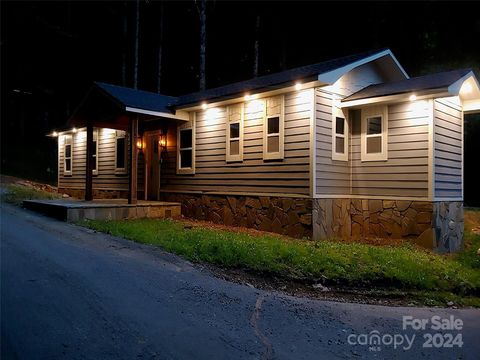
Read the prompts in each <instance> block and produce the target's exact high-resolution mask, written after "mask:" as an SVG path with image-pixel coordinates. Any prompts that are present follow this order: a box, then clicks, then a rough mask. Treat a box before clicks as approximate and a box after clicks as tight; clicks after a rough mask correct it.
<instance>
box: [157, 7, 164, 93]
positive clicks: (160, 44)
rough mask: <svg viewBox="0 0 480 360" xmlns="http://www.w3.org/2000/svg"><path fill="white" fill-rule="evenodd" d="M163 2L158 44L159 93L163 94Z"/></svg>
mask: <svg viewBox="0 0 480 360" xmlns="http://www.w3.org/2000/svg"><path fill="white" fill-rule="evenodd" d="M163 12H164V7H163V1H161V2H160V34H159V38H160V39H159V42H158V66H157V93H159V94H160V93H161V85H162V50H163V49H162V48H163V18H164V17H163Z"/></svg>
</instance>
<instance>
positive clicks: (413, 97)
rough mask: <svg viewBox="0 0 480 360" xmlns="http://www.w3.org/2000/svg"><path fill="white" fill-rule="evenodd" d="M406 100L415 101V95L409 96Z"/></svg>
mask: <svg viewBox="0 0 480 360" xmlns="http://www.w3.org/2000/svg"><path fill="white" fill-rule="evenodd" d="M408 99H409V100H410V101H415V100H417V95H415V94H412V95H410V97H409V98H408Z"/></svg>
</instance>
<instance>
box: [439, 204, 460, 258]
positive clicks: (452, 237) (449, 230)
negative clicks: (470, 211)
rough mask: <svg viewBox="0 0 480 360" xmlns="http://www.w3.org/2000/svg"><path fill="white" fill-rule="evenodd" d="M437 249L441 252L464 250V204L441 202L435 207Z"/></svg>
mask: <svg viewBox="0 0 480 360" xmlns="http://www.w3.org/2000/svg"><path fill="white" fill-rule="evenodd" d="M433 219H434V221H433V226H434V229H435V247H436V249H437V250H438V251H440V252H454V251H458V250H460V249H462V248H463V231H464V224H463V203H462V202H459V201H451V202H447V201H441V202H436V203H435V204H434V205H433Z"/></svg>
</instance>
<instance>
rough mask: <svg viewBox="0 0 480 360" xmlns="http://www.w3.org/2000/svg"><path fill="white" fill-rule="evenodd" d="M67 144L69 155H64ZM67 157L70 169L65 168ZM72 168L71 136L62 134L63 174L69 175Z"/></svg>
mask: <svg viewBox="0 0 480 360" xmlns="http://www.w3.org/2000/svg"><path fill="white" fill-rule="evenodd" d="M67 145H70V157H69V158H67V157H66V149H67ZM67 159H70V170H67ZM72 170H73V136H72V135H71V134H68V135H64V141H63V175H67V176H71V175H72Z"/></svg>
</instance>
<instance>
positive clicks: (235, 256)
mask: <svg viewBox="0 0 480 360" xmlns="http://www.w3.org/2000/svg"><path fill="white" fill-rule="evenodd" d="M479 215H480V213H479ZM479 223H480V219H479ZM81 225H83V226H87V227H89V228H92V229H95V230H98V231H102V232H106V233H109V234H112V235H115V236H120V237H124V238H127V239H131V240H134V241H137V242H140V243H145V244H152V245H158V246H160V247H162V248H163V249H165V250H167V251H170V252H173V253H176V254H178V255H181V256H183V257H184V258H186V259H188V260H191V261H194V262H207V263H211V264H215V265H220V266H224V267H229V268H242V269H245V270H248V271H253V272H256V273H261V274H265V275H274V276H279V277H283V278H285V279H290V280H296V281H302V282H306V283H314V282H317V281H320V280H321V279H323V281H326V283H327V284H329V285H343V286H349V287H356V288H364V289H371V288H375V289H379V291H380V290H381V291H384V290H385V289H387V290H388V289H390V290H392V293H395V292H399V291H400V292H403V293H404V294H405V293H406V294H408V295H409V296H410V297H412V298H418V299H420V300H421V301H422V302H423V303H431V304H432V305H433V304H437V303H439V302H441V303H443V304H444V302H445V301H454V302H455V303H456V304H463V305H474V306H480V297H479V295H480V271H479V266H478V256H477V255H476V249H472V248H468V249H467V250H465V251H464V252H462V253H460V254H458V255H437V254H433V253H431V252H429V251H424V250H420V249H418V248H416V247H414V246H396V247H393V246H392V247H391V246H383V247H379V246H372V245H365V244H359V243H341V242H333V241H322V242H313V241H300V240H293V239H292V240H287V239H285V238H283V237H280V236H275V235H271V234H268V235H261V236H253V235H249V234H246V233H242V232H233V231H225V230H218V229H205V228H200V227H193V228H185V227H184V225H183V224H182V223H181V222H176V221H172V220H162V221H159V220H152V219H138V220H128V221H85V222H83V223H81ZM466 236H467V238H468V239H471V238H472V239H473V240H471V241H472V242H473V243H475V244H477V245H475V246H478V245H479V243H480V239H479V238H480V236H479V235H474V234H471V233H470V232H468V233H467V235H466ZM469 241H470V240H469ZM469 246H470V244H469Z"/></svg>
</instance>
